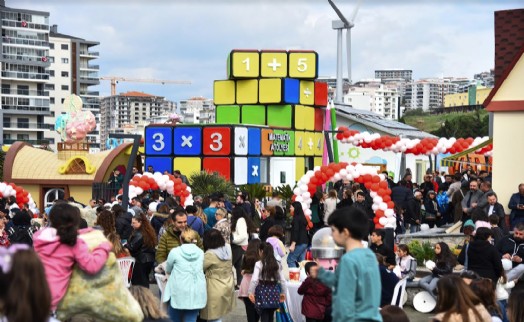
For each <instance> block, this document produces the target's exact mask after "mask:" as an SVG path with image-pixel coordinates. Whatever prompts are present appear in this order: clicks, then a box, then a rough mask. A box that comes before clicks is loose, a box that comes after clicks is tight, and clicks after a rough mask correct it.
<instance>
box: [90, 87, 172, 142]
mask: <svg viewBox="0 0 524 322" xmlns="http://www.w3.org/2000/svg"><path fill="white" fill-rule="evenodd" d="M175 110H176V104H175V103H174V102H171V101H168V100H166V99H165V98H164V97H162V96H156V95H151V94H146V93H143V92H134V91H131V92H126V93H121V94H119V95H113V96H108V97H104V98H102V99H101V102H100V148H101V149H102V150H105V149H106V142H107V139H109V134H110V133H132V132H136V129H137V128H143V127H144V126H145V125H147V124H149V123H150V122H151V120H152V119H155V118H158V117H161V116H163V115H168V114H170V113H173V112H175ZM142 133H143V131H142Z"/></svg>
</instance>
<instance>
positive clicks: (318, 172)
mask: <svg viewBox="0 0 524 322" xmlns="http://www.w3.org/2000/svg"><path fill="white" fill-rule="evenodd" d="M315 177H317V179H319V180H320V179H322V172H320V171H317V172H315Z"/></svg>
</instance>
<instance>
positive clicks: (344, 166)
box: [293, 162, 397, 229]
mask: <svg viewBox="0 0 524 322" xmlns="http://www.w3.org/2000/svg"><path fill="white" fill-rule="evenodd" d="M339 180H350V181H355V182H358V183H361V184H364V186H365V187H366V188H367V189H368V190H369V194H370V196H371V197H372V198H373V205H372V209H373V211H374V212H375V218H374V219H373V221H374V223H375V228H377V229H381V228H394V227H396V223H397V220H396V218H395V211H394V210H393V208H394V207H395V204H394V202H393V201H391V189H389V188H388V182H387V181H386V177H385V176H384V175H383V174H377V170H376V169H375V168H373V167H368V166H363V165H362V164H360V163H356V162H353V163H351V164H348V163H345V162H341V163H330V164H329V165H327V166H322V167H315V168H314V169H313V170H309V171H308V172H307V173H306V174H304V176H302V178H300V180H299V181H298V183H297V187H296V188H295V189H294V190H293V193H294V196H293V197H294V200H295V201H296V202H300V203H301V204H302V208H303V209H304V213H305V214H306V216H308V217H310V216H311V209H310V208H309V207H310V206H311V202H312V199H311V196H313V195H314V194H315V192H316V191H317V187H318V186H321V185H323V184H325V183H326V182H328V181H330V182H337V181H339Z"/></svg>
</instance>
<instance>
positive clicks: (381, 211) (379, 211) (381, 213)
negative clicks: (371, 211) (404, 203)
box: [375, 209, 384, 218]
mask: <svg viewBox="0 0 524 322" xmlns="http://www.w3.org/2000/svg"><path fill="white" fill-rule="evenodd" d="M375 215H376V217H379V218H380V217H384V210H380V209H378V210H377V211H375Z"/></svg>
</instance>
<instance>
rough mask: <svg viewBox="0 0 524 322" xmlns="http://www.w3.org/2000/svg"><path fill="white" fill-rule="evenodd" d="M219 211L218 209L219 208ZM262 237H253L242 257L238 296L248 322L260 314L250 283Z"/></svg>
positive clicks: (258, 318) (253, 320)
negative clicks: (250, 293)
mask: <svg viewBox="0 0 524 322" xmlns="http://www.w3.org/2000/svg"><path fill="white" fill-rule="evenodd" d="M217 213H218V210H217ZM259 249H260V239H252V240H250V241H249V243H248V244H247V249H246V253H245V254H244V258H243V259H242V276H243V277H242V282H240V289H239V290H238V298H240V299H242V301H243V302H244V305H245V307H246V316H247V322H258V320H260V316H259V315H258V312H257V310H256V309H255V305H254V304H253V303H251V301H250V300H249V298H248V295H249V294H248V289H249V284H250V283H251V277H252V276H253V271H254V270H255V264H256V263H257V262H258V261H259V260H260V252H259Z"/></svg>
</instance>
